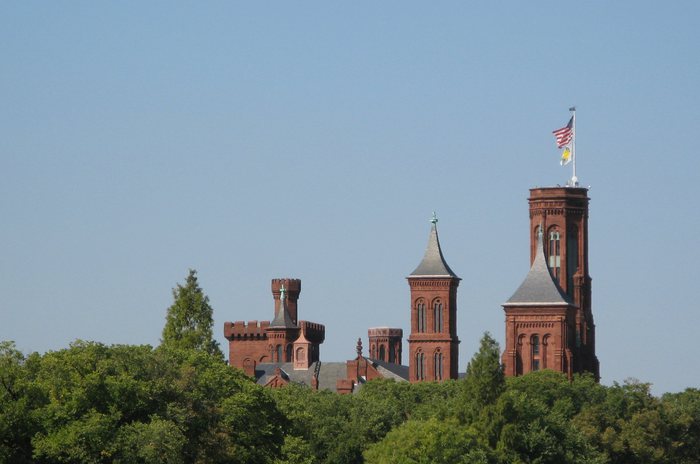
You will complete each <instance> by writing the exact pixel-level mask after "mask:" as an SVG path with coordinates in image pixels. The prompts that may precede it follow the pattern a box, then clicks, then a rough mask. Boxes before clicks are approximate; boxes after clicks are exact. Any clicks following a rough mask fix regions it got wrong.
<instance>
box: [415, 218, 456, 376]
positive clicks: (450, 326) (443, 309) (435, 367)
mask: <svg viewBox="0 0 700 464" xmlns="http://www.w3.org/2000/svg"><path fill="white" fill-rule="evenodd" d="M431 223H432V227H431V229H430V236H429V237H428V247H427V248H426V250H425V255H424V256H423V260H422V261H421V262H420V264H419V265H418V267H417V268H416V269H415V270H414V271H413V272H412V273H411V275H409V276H408V277H407V280H408V285H409V287H410V288H411V335H410V336H409V338H408V347H409V360H408V365H409V373H410V374H409V375H410V377H409V378H410V381H411V382H422V381H442V380H445V379H456V378H457V369H458V367H459V339H458V338H457V287H458V286H459V281H460V280H461V279H460V278H459V277H457V274H455V273H454V272H452V269H450V266H448V265H447V263H446V262H445V258H444V257H443V255H442V250H441V248H440V240H439V239H438V232H437V218H436V217H435V215H434V214H433V219H432V221H431Z"/></svg>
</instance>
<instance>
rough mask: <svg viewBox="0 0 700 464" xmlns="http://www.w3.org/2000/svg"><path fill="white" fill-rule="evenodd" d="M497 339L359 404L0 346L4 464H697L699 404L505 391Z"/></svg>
mask: <svg viewBox="0 0 700 464" xmlns="http://www.w3.org/2000/svg"><path fill="white" fill-rule="evenodd" d="M498 351H499V350H498V345H497V344H496V342H495V341H494V340H493V339H492V338H491V337H490V336H489V335H488V334H486V335H485V336H484V338H483V339H482V343H481V347H480V349H479V351H478V352H477V353H476V354H475V355H474V357H473V358H472V360H471V361H470V363H469V367H468V369H467V376H466V377H465V378H464V379H462V380H459V381H447V382H442V383H430V382H425V383H418V384H409V383H408V382H400V383H398V382H394V381H390V380H376V381H371V382H369V383H367V384H365V385H363V386H362V388H361V389H360V390H359V392H358V393H356V394H354V395H337V394H334V393H331V392H328V391H322V392H315V391H312V390H311V389H309V388H306V387H302V386H298V385H289V386H287V387H285V388H282V389H279V390H268V389H264V388H262V387H260V386H258V385H256V384H255V383H253V382H252V381H251V380H250V379H249V378H248V377H246V376H245V375H244V374H243V373H242V372H241V371H239V370H237V369H232V368H230V367H229V366H227V365H226V364H225V363H224V362H223V361H222V359H221V357H220V356H219V355H218V354H216V353H214V354H211V353H208V352H207V351H206V350H202V349H185V348H183V347H181V346H178V345H177V344H175V346H173V345H170V344H165V343H164V344H163V345H161V346H160V347H158V348H157V349H153V348H151V347H150V346H124V345H116V346H105V345H103V344H100V343H94V342H83V341H76V342H75V343H73V344H71V346H70V347H69V348H67V349H64V350H59V351H55V352H49V353H46V354H44V355H39V354H36V353H34V354H31V355H28V356H25V355H23V354H22V353H20V352H19V351H18V350H17V349H16V348H15V346H14V344H12V343H11V342H1V343H0V464H4V463H13V464H14V463H19V464H29V463H41V464H44V463H76V462H80V463H99V464H101V463H129V464H131V463H148V464H150V463H169V464H194V463H234V464H235V463H263V464H264V463H270V464H325V463H328V464H330V463H333V464H351V463H362V462H367V463H380V462H381V463H385V462H386V463H441V462H445V463H479V464H485V463H488V464H512V463H515V464H521V463H537V464H549V463H552V464H554V463H556V464H622V463H625V464H627V463H644V464H647V463H648V464H657V463H659V464H661V463H664V464H666V463H670V464H690V463H695V462H697V457H698V456H700V391H699V390H697V389H692V388H691V389H688V390H686V391H684V392H681V393H674V394H667V395H664V396H663V397H661V398H656V397H654V396H653V395H652V394H651V393H650V386H649V385H648V384H645V383H641V382H638V381H634V380H630V381H626V382H625V383H623V384H622V385H620V384H614V385H612V386H610V387H605V386H602V385H599V384H597V383H596V382H595V380H594V379H593V378H592V377H591V376H585V375H584V376H576V377H575V378H574V379H573V381H570V380H568V379H567V378H566V377H565V376H564V375H562V374H559V373H556V372H552V371H547V370H544V371H539V372H533V373H530V374H528V375H525V376H522V377H516V378H508V379H504V378H503V375H502V370H501V367H500V364H499V359H498Z"/></svg>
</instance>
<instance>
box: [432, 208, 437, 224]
mask: <svg viewBox="0 0 700 464" xmlns="http://www.w3.org/2000/svg"><path fill="white" fill-rule="evenodd" d="M437 222H438V218H437V214H435V211H433V217H432V218H431V219H430V223H431V224H432V225H435V224H437Z"/></svg>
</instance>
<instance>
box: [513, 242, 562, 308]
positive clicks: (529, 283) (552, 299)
mask: <svg viewBox="0 0 700 464" xmlns="http://www.w3.org/2000/svg"><path fill="white" fill-rule="evenodd" d="M563 304H573V303H572V302H571V300H570V299H569V297H568V296H567V295H566V293H564V291H563V290H562V289H561V287H560V286H559V284H558V283H557V282H556V281H555V280H554V279H553V278H552V274H551V273H550V272H549V266H547V259H546V257H545V255H544V247H543V245H542V234H539V235H538V237H537V254H536V255H535V260H534V261H533V262H532V266H531V267H530V272H528V273H527V276H526V277H525V280H524V281H523V283H522V284H521V285H520V287H518V289H517V290H516V291H515V293H514V294H513V296H511V297H510V299H509V300H508V301H506V302H505V303H504V304H503V306H519V305H526V306H535V305H540V306H541V305H545V306H546V305H563Z"/></svg>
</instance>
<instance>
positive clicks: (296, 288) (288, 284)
mask: <svg viewBox="0 0 700 464" xmlns="http://www.w3.org/2000/svg"><path fill="white" fill-rule="evenodd" d="M282 285H284V289H285V290H286V291H287V294H288V295H289V294H290V293H296V295H297V296H299V293H301V279H291V278H289V277H283V278H278V279H272V284H271V287H272V293H273V294H274V295H276V297H277V298H279V293H280V288H281V287H282Z"/></svg>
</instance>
